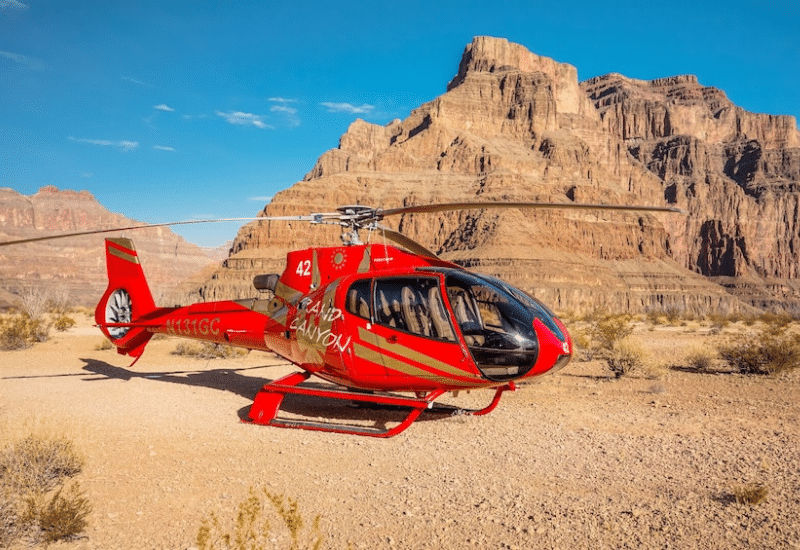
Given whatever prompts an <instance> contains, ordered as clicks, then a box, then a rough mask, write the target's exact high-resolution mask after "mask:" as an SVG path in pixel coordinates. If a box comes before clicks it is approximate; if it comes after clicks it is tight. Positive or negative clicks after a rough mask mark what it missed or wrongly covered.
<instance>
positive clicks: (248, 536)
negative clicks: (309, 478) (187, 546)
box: [195, 488, 323, 550]
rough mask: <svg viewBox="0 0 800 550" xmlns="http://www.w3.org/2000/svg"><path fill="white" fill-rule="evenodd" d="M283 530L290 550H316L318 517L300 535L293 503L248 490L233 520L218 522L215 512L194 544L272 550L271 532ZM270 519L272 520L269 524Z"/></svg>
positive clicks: (207, 548) (211, 549) (207, 549)
mask: <svg viewBox="0 0 800 550" xmlns="http://www.w3.org/2000/svg"><path fill="white" fill-rule="evenodd" d="M275 516H277V519H278V520H279V521H278V522H277V524H276V525H275V528H276V529H277V530H285V532H286V533H287V534H288V538H289V546H288V548H290V549H291V550H300V549H301V548H311V549H313V550H318V549H319V548H320V547H321V546H322V542H323V538H322V535H321V534H320V532H319V516H317V517H315V518H314V521H313V522H312V527H311V531H310V532H309V533H307V534H306V535H305V536H304V535H303V526H304V524H305V521H304V519H303V517H302V515H301V514H300V512H299V509H298V505H297V501H296V500H292V499H291V498H285V497H284V496H283V495H275V494H272V493H270V492H269V491H267V490H266V489H262V490H261V491H260V492H259V491H255V490H254V489H252V488H251V489H250V495H249V496H248V497H247V498H246V499H245V500H243V501H242V502H240V503H239V505H238V506H237V507H236V510H235V519H234V518H230V517H229V518H224V519H222V520H221V519H220V518H219V516H217V515H216V514H215V513H213V512H212V513H211V514H210V516H209V517H208V518H205V519H203V522H202V523H201V525H200V528H199V529H198V531H197V538H196V541H195V544H196V546H197V548H198V549H199V550H260V549H266V548H275V547H276V546H275V543H274V542H273V540H275V539H276V538H277V537H276V536H275V534H274V533H272V527H273V523H272V521H274V520H275V519H276V517H275ZM271 520H272V521H271Z"/></svg>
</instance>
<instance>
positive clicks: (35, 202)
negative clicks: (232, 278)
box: [0, 187, 213, 306]
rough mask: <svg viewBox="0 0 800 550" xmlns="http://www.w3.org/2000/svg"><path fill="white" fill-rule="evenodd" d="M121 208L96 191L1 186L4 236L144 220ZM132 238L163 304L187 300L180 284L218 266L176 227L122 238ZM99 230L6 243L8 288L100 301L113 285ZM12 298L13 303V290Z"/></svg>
mask: <svg viewBox="0 0 800 550" xmlns="http://www.w3.org/2000/svg"><path fill="white" fill-rule="evenodd" d="M137 223H138V222H136V221H134V220H130V219H128V218H125V217H124V216H121V215H119V214H113V213H111V212H109V211H108V210H107V209H106V208H104V207H103V206H102V205H101V204H100V203H98V202H97V201H96V200H95V198H94V197H93V196H92V194H91V193H89V192H88V191H70V190H59V189H57V188H55V187H43V188H42V189H40V190H39V191H38V192H37V193H35V194H33V195H30V196H26V195H21V194H20V193H17V192H16V191H13V190H12V189H8V188H0V240H1V241H7V240H14V239H24V238H30V237H38V236H42V235H48V234H58V233H67V232H71V231H90V230H93V229H107V228H113V227H126V226H130V225H136V224H137ZM123 235H124V236H127V237H131V238H132V239H133V240H134V242H135V243H136V247H137V250H138V251H139V254H140V257H141V262H142V265H143V267H144V269H145V273H146V275H147V277H148V282H149V283H150V286H151V290H152V291H153V295H154V296H155V297H156V302H160V304H164V305H169V304H172V303H175V302H178V301H181V300H182V299H183V295H184V294H185V293H186V292H185V291H184V290H182V291H180V292H177V293H176V292H175V291H174V287H175V286H176V284H177V283H179V282H181V281H183V280H185V279H186V278H187V276H188V275H190V274H193V273H197V272H198V271H200V270H202V269H203V268H206V267H208V266H209V265H212V264H213V261H212V260H211V259H210V258H209V257H208V256H206V255H205V254H204V253H203V251H202V250H201V249H200V248H199V247H197V246H196V245H194V244H192V243H189V242H187V241H186V240H184V239H183V238H182V237H180V236H178V235H176V234H175V233H173V232H172V231H171V230H170V229H169V228H166V227H158V228H148V229H144V230H137V231H135V232H128V233H125V234H123V233H115V234H114V236H123ZM106 236H109V235H91V236H83V237H72V238H69V239H58V240H53V241H43V242H38V243H28V244H25V245H19V246H5V247H0V288H2V289H4V290H6V291H9V292H11V293H13V294H15V295H17V296H20V295H22V294H24V293H25V292H27V291H29V290H30V289H42V290H43V291H45V293H48V292H50V293H66V294H67V295H68V296H69V299H70V301H71V302H72V304H73V305H83V306H94V304H96V303H97V301H98V300H99V298H100V296H101V295H102V293H103V292H104V291H105V289H106V284H107V278H106V267H105V249H104V237H106ZM6 298H7V299H6V300H5V302H8V301H13V298H10V297H8V296H6Z"/></svg>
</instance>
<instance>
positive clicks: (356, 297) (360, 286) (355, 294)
mask: <svg viewBox="0 0 800 550" xmlns="http://www.w3.org/2000/svg"><path fill="white" fill-rule="evenodd" d="M370 283H371V280H370V279H362V280H360V281H356V282H355V283H353V284H352V285H350V288H349V289H348V290H347V303H346V304H345V308H346V309H347V312H348V313H352V314H353V315H358V316H359V317H363V318H364V319H367V320H369V319H371V315H370V308H369V304H370V299H369V287H370Z"/></svg>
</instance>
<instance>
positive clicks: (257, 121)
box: [216, 111, 272, 129]
mask: <svg viewBox="0 0 800 550" xmlns="http://www.w3.org/2000/svg"><path fill="white" fill-rule="evenodd" d="M216 113H217V115H219V116H221V117H222V118H224V119H225V120H227V121H228V122H229V123H231V124H239V125H242V126H255V127H256V128H262V129H263V128H270V129H272V126H270V125H269V124H266V123H265V122H264V121H263V120H262V117H261V115H255V114H253V113H243V112H241V111H229V112H227V113H223V112H222V111H217V112H216Z"/></svg>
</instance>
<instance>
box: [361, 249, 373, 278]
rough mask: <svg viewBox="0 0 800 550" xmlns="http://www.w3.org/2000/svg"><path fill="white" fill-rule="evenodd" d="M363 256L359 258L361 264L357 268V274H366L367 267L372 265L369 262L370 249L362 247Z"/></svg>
mask: <svg viewBox="0 0 800 550" xmlns="http://www.w3.org/2000/svg"><path fill="white" fill-rule="evenodd" d="M363 250H364V256H363V257H362V258H361V263H360V264H359V266H358V272H359V273H366V272H367V271H369V266H370V264H371V263H372V262H371V261H370V252H369V251H370V248H369V247H368V246H365V247H364V249H363Z"/></svg>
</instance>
